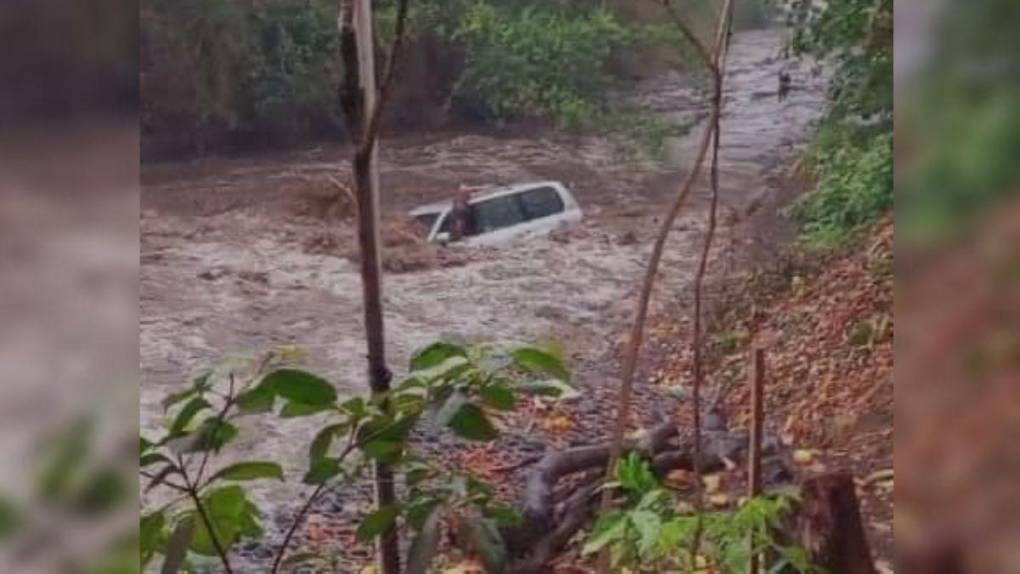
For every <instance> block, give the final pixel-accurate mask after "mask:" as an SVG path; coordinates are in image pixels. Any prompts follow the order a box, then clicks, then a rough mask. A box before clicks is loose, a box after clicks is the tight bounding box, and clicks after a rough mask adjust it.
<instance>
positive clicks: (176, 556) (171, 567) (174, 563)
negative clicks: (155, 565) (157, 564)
mask: <svg viewBox="0 0 1020 574" xmlns="http://www.w3.org/2000/svg"><path fill="white" fill-rule="evenodd" d="M194 531H195V518H194V516H188V517H187V518H185V519H183V520H181V521H180V522H178V523H177V527H176V528H174V532H173V534H171V535H170V541H169V542H167V545H166V559H164V560H163V569H162V570H160V574H177V572H180V570H181V566H183V565H184V560H185V558H187V556H188V544H189V542H190V541H191V540H192V537H193V534H194Z"/></svg>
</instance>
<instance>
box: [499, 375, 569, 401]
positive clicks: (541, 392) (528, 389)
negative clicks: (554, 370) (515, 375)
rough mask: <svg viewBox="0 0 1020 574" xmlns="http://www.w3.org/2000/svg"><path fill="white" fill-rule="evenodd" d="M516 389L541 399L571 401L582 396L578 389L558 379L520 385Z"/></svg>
mask: <svg viewBox="0 0 1020 574" xmlns="http://www.w3.org/2000/svg"><path fill="white" fill-rule="evenodd" d="M515 388H516V389H517V390H518V391H520V392H522V393H525V394H528V395H536V396H540V397H554V398H557V399H571V398H574V397H578V396H580V393H578V392H577V389H575V388H574V387H571V386H570V385H568V384H567V383H565V382H563V381H561V380H558V379H546V380H544V381H528V382H524V383H520V384H518V385H516V386H515Z"/></svg>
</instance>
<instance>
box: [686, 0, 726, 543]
mask: <svg viewBox="0 0 1020 574" xmlns="http://www.w3.org/2000/svg"><path fill="white" fill-rule="evenodd" d="M732 14H733V2H732V0H726V3H725V4H724V5H723V7H722V10H721V11H720V15H719V29H718V31H717V33H716V38H715V61H714V64H715V68H714V71H715V73H714V75H713V81H714V85H713V87H712V110H713V114H712V121H713V126H712V132H713V136H712V160H711V166H710V168H709V169H710V172H711V175H710V183H711V188H712V201H711V205H710V207H709V210H708V229H707V230H706V232H705V243H704V246H703V247H702V251H701V258H700V260H699V261H698V271H697V274H696V275H695V278H694V336H693V337H692V339H691V351H692V355H693V361H694V384H693V387H692V389H691V390H692V392H691V395H692V397H691V398H692V405H691V408H692V410H693V411H694V412H693V418H694V421H693V422H694V483H695V486H694V508H695V510H696V511H697V513H698V520H697V526H696V527H695V529H694V536H693V537H692V539H691V556H697V555H698V554H699V553H700V547H701V534H702V521H701V517H702V510H703V508H704V489H703V484H702V466H701V463H702V460H701V430H702V428H701V427H702V424H701V387H702V383H703V382H704V376H705V375H704V368H703V365H702V347H703V343H702V340H701V337H702V332H701V314H702V289H703V286H704V282H705V271H706V270H707V269H708V258H709V255H710V254H711V251H712V243H713V241H714V240H715V229H716V223H717V219H718V218H717V215H718V211H719V140H720V137H721V131H722V127H721V125H720V124H721V120H722V106H723V78H724V76H725V74H726V55H727V53H728V52H729V45H730V27H731V23H732V22H731V20H732Z"/></svg>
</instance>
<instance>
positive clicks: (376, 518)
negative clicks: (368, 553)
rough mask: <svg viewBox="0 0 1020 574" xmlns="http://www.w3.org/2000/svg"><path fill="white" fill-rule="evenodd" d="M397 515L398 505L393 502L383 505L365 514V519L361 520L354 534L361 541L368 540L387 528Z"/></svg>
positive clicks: (398, 512)
mask: <svg viewBox="0 0 1020 574" xmlns="http://www.w3.org/2000/svg"><path fill="white" fill-rule="evenodd" d="M399 515H400V507H399V506H397V505H393V504H391V505H387V506H383V507H382V508H380V509H378V510H376V511H375V512H373V513H371V514H369V515H368V516H366V517H365V519H364V520H362V521H361V524H360V525H359V526H358V530H357V531H356V532H355V533H354V535H355V537H356V538H357V539H358V540H359V541H361V542H369V541H371V540H372V539H373V538H375V537H376V536H379V535H380V534H382V533H383V532H386V531H387V530H389V528H390V527H391V526H393V523H394V522H395V521H396V519H397V516H399Z"/></svg>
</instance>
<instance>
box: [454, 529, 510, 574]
mask: <svg viewBox="0 0 1020 574" xmlns="http://www.w3.org/2000/svg"><path fill="white" fill-rule="evenodd" d="M463 524H464V528H465V530H466V534H467V536H466V538H467V540H468V542H470V543H471V546H472V547H473V548H474V549H475V551H476V552H477V553H478V557H479V558H481V560H482V564H484V565H485V571H486V572H489V573H490V574H496V573H499V572H503V571H504V570H505V569H506V566H507V563H508V561H509V556H508V554H507V550H506V544H504V542H503V537H502V536H501V535H500V533H499V529H498V528H496V524H495V523H494V522H493V521H492V520H489V519H486V518H478V519H477V520H466V521H464V523H463Z"/></svg>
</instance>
